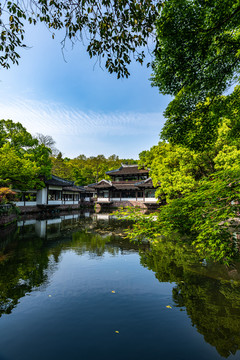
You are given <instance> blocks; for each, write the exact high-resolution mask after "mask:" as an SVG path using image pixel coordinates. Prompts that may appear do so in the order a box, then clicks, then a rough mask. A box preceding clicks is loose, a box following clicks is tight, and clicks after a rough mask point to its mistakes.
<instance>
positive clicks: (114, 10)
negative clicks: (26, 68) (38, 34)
mask: <svg viewBox="0 0 240 360" xmlns="http://www.w3.org/2000/svg"><path fill="white" fill-rule="evenodd" d="M160 7H161V1H156V0H144V1H135V0H130V1H129V0H121V1H115V0H97V1H95V0H87V1H86V0H80V1H78V2H72V1H70V0H67V1H55V0H51V1H50V2H48V1H46V0H31V1H29V2H24V1H14V0H11V1H7V2H3V3H2V4H1V5H0V16H1V22H0V33H1V36H0V51H1V52H2V54H3V55H2V56H0V66H2V67H5V68H9V66H10V64H11V63H18V61H19V58H20V56H19V53H18V51H19V47H24V46H26V45H25V43H24V36H25V27H26V24H30V25H36V24H37V23H38V22H42V23H44V24H45V25H46V26H47V28H48V29H49V30H50V32H51V33H52V37H53V38H54V33H55V32H56V31H59V30H61V29H63V30H64V31H65V36H64V39H63V41H62V46H63V47H64V45H65V42H66V41H67V40H70V42H72V43H75V42H76V41H81V42H82V43H84V44H85V45H86V47H87V52H88V53H89V56H90V57H93V56H97V57H99V61H101V63H102V64H104V65H105V67H106V68H107V69H108V71H109V72H110V73H113V72H115V73H117V76H118V77H128V75H129V70H128V65H129V64H130V62H131V60H132V55H134V57H135V59H136V61H138V62H140V63H142V62H143V59H144V57H145V54H144V51H143V47H145V46H146V45H147V44H148V40H149V38H150V37H151V36H152V35H153V31H154V23H155V19H156V17H157V16H158V13H159V10H160Z"/></svg>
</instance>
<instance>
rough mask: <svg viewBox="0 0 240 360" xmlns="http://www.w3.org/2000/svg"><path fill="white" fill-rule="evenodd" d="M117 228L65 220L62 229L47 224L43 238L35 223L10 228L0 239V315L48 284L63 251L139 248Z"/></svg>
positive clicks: (109, 224) (100, 253)
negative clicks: (118, 232)
mask: <svg viewBox="0 0 240 360" xmlns="http://www.w3.org/2000/svg"><path fill="white" fill-rule="evenodd" d="M116 229H117V225H116V221H115V222H114V221H113V222H112V221H110V222H106V221H105V222H104V221H102V222H98V221H92V219H89V220H84V219H81V220H80V221H78V222H76V221H71V220H66V221H62V223H61V232H60V227H59V226H55V224H51V225H49V226H48V229H47V232H46V237H44V239H42V238H39V237H38V236H36V234H35V227H34V225H29V226H23V227H21V228H15V227H11V229H10V230H11V231H9V232H6V233H5V234H4V237H3V240H2V241H1V242H0V316H1V315H2V314H10V313H11V311H12V309H13V308H14V307H15V306H16V305H17V304H18V302H19V299H20V298H22V297H24V296H25V295H26V294H27V293H30V292H31V291H33V290H34V289H36V288H39V287H40V286H42V285H45V284H46V283H47V281H48V279H49V276H50V275H51V274H52V272H54V271H55V270H56V265H57V263H58V262H59V258H60V256H61V254H62V252H63V251H66V250H69V249H71V250H73V251H74V252H75V253H76V254H78V255H83V254H84V253H86V252H87V253H88V254H89V256H91V257H94V256H103V255H104V253H109V254H111V255H116V254H118V253H121V252H123V251H129V250H133V249H134V250H136V251H138V245H136V244H135V245H134V244H131V243H129V242H128V241H127V240H124V239H122V238H121V237H120V236H119V235H116V234H115V232H114V230H116ZM120 231H121V230H120ZM48 235H49V237H48ZM53 235H54V236H53ZM55 235H56V236H55Z"/></svg>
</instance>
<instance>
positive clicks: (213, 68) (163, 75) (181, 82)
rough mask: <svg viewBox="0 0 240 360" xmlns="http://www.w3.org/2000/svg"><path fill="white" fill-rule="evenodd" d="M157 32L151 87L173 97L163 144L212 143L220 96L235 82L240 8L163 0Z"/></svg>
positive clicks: (230, 0) (215, 0)
mask: <svg viewBox="0 0 240 360" xmlns="http://www.w3.org/2000/svg"><path fill="white" fill-rule="evenodd" d="M156 28H157V40H158V44H157V49H156V52H155V56H156V58H155V60H154V63H153V69H154V71H153V76H152V85H153V86H157V87H158V88H159V91H160V92H161V93H163V94H170V95H172V96H174V99H173V100H172V101H171V102H170V104H169V105H168V107H167V109H166V111H165V117H166V119H167V121H166V124H165V126H164V128H163V132H162V138H163V139H167V140H170V139H171V141H174V142H177V143H181V144H186V145H188V146H191V147H195V149H196V148H199V146H200V145H203V143H204V142H207V143H208V142H209V141H210V142H212V138H213V137H214V135H216V129H217V127H218V125H219V120H220V121H221V116H217V117H216V116H215V115H217V112H216V108H218V110H219V111H220V112H221V114H220V115H222V114H223V113H224V112H225V110H226V109H225V104H224V102H226V101H224V102H222V98H221V95H222V94H223V93H224V91H226V90H228V89H229V88H230V86H231V85H232V84H234V83H235V82H237V81H238V79H239V70H240V3H239V1H238V0H223V1H219V0H207V1H201V0H200V1H199V0H193V1H188V0H168V1H166V2H165V3H164V7H163V9H162V11H161V13H160V16H159V18H158V20H157V25H156ZM234 109H236V110H237V109H238V108H237V106H235V107H234ZM212 111H213V112H214V116H212ZM199 120H200V124H199ZM196 127H197V131H196ZM193 132H195V135H196V133H197V136H194V139H192V138H191V134H192V133H193ZM213 142H214V141H213Z"/></svg>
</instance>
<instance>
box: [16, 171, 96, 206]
mask: <svg viewBox="0 0 240 360" xmlns="http://www.w3.org/2000/svg"><path fill="white" fill-rule="evenodd" d="M44 182H45V187H44V188H43V189H41V190H28V191H25V192H20V191H19V190H15V191H16V192H17V193H18V194H19V196H18V198H19V200H18V201H17V202H16V206H18V207H19V208H20V210H21V209H22V210H23V208H25V207H27V208H29V207H38V208H44V207H51V206H52V207H56V206H57V207H58V206H61V207H62V208H64V207H72V208H75V207H76V208H77V207H78V206H79V205H80V203H88V202H90V201H91V199H92V197H93V193H94V189H91V191H90V189H88V188H85V187H84V186H77V185H74V182H73V181H70V180H65V179H62V178H60V177H58V176H55V175H52V176H51V178H50V179H48V180H45V181H44Z"/></svg>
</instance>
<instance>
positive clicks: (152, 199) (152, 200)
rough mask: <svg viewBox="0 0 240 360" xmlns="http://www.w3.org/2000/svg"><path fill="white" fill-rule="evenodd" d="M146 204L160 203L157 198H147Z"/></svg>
mask: <svg viewBox="0 0 240 360" xmlns="http://www.w3.org/2000/svg"><path fill="white" fill-rule="evenodd" d="M145 202H148V203H157V202H158V199H156V198H145Z"/></svg>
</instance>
